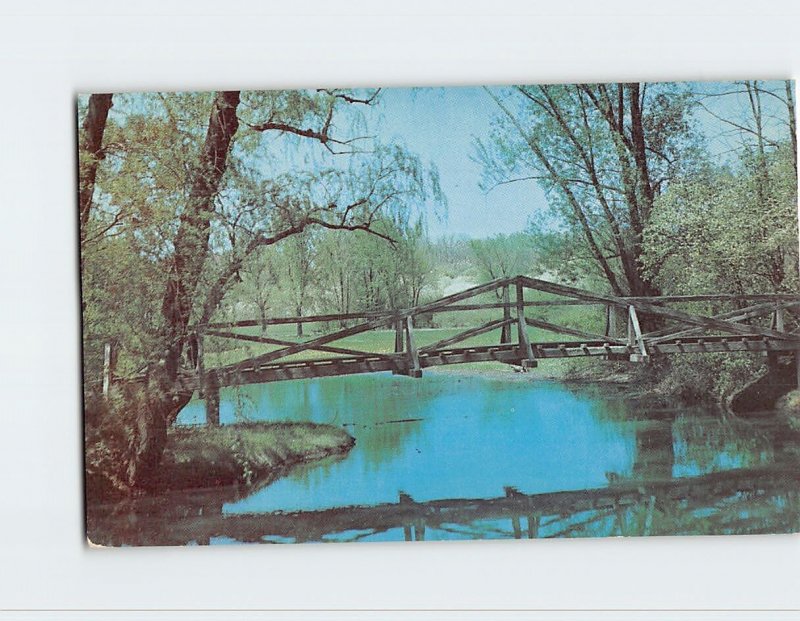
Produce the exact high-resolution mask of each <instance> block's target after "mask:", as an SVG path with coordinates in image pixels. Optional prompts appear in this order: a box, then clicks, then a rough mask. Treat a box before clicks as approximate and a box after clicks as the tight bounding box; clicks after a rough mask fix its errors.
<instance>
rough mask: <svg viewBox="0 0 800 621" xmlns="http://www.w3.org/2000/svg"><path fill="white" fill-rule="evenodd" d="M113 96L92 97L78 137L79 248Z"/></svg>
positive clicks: (92, 193)
mask: <svg viewBox="0 0 800 621" xmlns="http://www.w3.org/2000/svg"><path fill="white" fill-rule="evenodd" d="M111 98H112V95H111V94H109V93H102V94H95V95H92V96H90V97H89V104H88V106H87V110H86V116H85V117H84V119H83V123H82V124H81V128H80V132H79V135H78V214H79V222H80V238H81V245H83V244H84V243H85V241H86V238H87V235H88V232H89V215H90V214H91V210H92V199H93V197H94V185H95V181H96V179H97V166H98V164H99V163H100V160H102V159H103V157H104V153H103V148H102V145H103V134H105V131H106V121H107V120H108V111H109V110H110V109H111V106H112V105H114V104H113V103H112V99H111Z"/></svg>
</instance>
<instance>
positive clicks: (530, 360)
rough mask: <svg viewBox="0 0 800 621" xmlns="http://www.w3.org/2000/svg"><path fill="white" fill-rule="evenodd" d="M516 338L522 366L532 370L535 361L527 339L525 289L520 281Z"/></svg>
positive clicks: (518, 282) (518, 285)
mask: <svg viewBox="0 0 800 621" xmlns="http://www.w3.org/2000/svg"><path fill="white" fill-rule="evenodd" d="M517 338H518V340H519V348H520V353H521V354H522V356H523V360H522V363H523V364H522V366H523V367H526V368H533V367H535V366H536V364H537V363H536V359H535V358H534V357H533V349H532V348H531V342H530V340H529V339H528V324H527V323H526V322H525V287H524V286H523V285H522V282H521V281H520V280H517Z"/></svg>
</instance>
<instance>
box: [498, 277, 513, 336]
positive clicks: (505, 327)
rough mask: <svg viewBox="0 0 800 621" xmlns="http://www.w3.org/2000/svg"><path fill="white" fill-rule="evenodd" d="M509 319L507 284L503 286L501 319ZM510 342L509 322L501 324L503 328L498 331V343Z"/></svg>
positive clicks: (509, 304)
mask: <svg viewBox="0 0 800 621" xmlns="http://www.w3.org/2000/svg"><path fill="white" fill-rule="evenodd" d="M510 319H511V301H510V296H509V292H508V285H506V286H504V287H503V321H509V320H510ZM510 342H511V324H510V323H506V324H503V329H502V331H501V332H500V344H501V345H505V344H507V343H510Z"/></svg>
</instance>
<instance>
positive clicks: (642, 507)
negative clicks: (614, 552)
mask: <svg viewBox="0 0 800 621" xmlns="http://www.w3.org/2000/svg"><path fill="white" fill-rule="evenodd" d="M221 405H222V407H221V418H222V421H223V422H234V421H236V420H241V419H251V420H254V419H258V420H287V419H288V420H313V421H315V422H324V423H330V424H338V425H343V426H345V428H346V429H347V430H348V431H349V432H350V433H351V434H352V435H353V436H354V437H355V438H356V445H355V447H354V449H353V450H352V451H351V453H350V454H349V455H348V456H346V457H345V458H343V459H331V460H327V461H325V462H322V463H317V464H311V465H307V466H305V467H302V468H299V469H296V470H294V471H293V472H292V473H291V474H290V475H289V476H286V477H284V478H282V479H278V480H277V481H275V482H273V483H271V484H269V485H265V486H263V487H261V488H258V487H257V486H256V487H253V488H248V489H244V490H240V489H236V488H229V489H223V490H211V491H206V492H191V493H182V494H171V495H169V496H161V497H156V498H148V499H144V500H138V501H130V502H127V503H121V504H118V505H115V506H112V507H104V508H101V509H98V510H96V511H91V512H90V516H89V523H90V537H91V538H92V539H93V540H94V541H96V542H98V543H108V544H111V545H120V544H167V543H172V544H187V543H190V542H192V543H200V544H206V543H232V542H235V541H274V542H284V541H334V540H336V541H344V540H347V541H350V540H353V541H368V540H404V539H405V540H421V539H428V540H430V539H475V538H510V537H516V538H522V537H565V536H602V535H614V534H625V535H647V534H697V533H704V532H709V533H723V532H787V531H792V530H796V529H797V516H798V514H799V513H800V512H799V511H798V500H797V495H796V491H795V490H797V488H798V485H797V480H796V478H797V477H796V475H795V474H794V473H796V472H797V471H798V469H797V467H796V466H797V452H796V450H795V449H794V447H795V446H796V439H792V437H789V436H787V434H786V432H785V431H784V430H783V429H782V428H780V427H779V426H777V425H776V424H775V423H774V422H772V421H771V420H769V419H764V420H760V421H757V422H748V421H740V420H735V419H734V420H726V419H723V418H721V417H720V416H717V415H715V414H713V413H708V412H706V413H704V412H701V411H685V412H680V411H675V412H666V413H665V412H663V411H661V412H659V413H658V418H657V419H656V420H650V419H649V418H648V414H647V412H641V411H629V412H620V410H621V409H622V408H623V406H622V405H621V404H620V402H619V401H613V400H608V399H603V398H601V397H598V396H597V395H589V394H580V393H576V392H574V391H571V390H569V389H567V388H566V387H564V386H561V385H559V384H555V383H548V382H529V381H501V380H493V379H487V378H483V377H468V378H467V377H463V376H455V375H446V374H434V373H431V374H430V375H429V376H426V377H425V378H424V379H423V380H413V379H409V378H405V377H394V376H391V375H388V374H386V375H383V374H381V375H371V376H351V377H346V378H326V379H319V380H307V381H293V382H284V383H275V384H266V385H261V386H248V387H244V388H240V389H231V390H229V391H228V392H227V393H224V394H223V395H222V404H221ZM202 416H203V407H202V403H192V404H190V405H189V406H187V408H186V409H185V410H184V411H183V412H182V413H181V418H180V419H179V420H180V422H182V423H184V424H191V423H198V422H202Z"/></svg>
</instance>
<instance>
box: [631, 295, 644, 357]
mask: <svg viewBox="0 0 800 621" xmlns="http://www.w3.org/2000/svg"><path fill="white" fill-rule="evenodd" d="M628 346H629V347H636V348H637V349H638V350H639V352H638V353H636V354H631V358H630V359H631V362H645V361H646V360H647V358H648V355H647V349H646V348H645V345H644V338H642V329H641V328H640V327H639V316H638V315H637V314H636V307H635V306H634V305H633V304H631V305H630V306H628Z"/></svg>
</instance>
